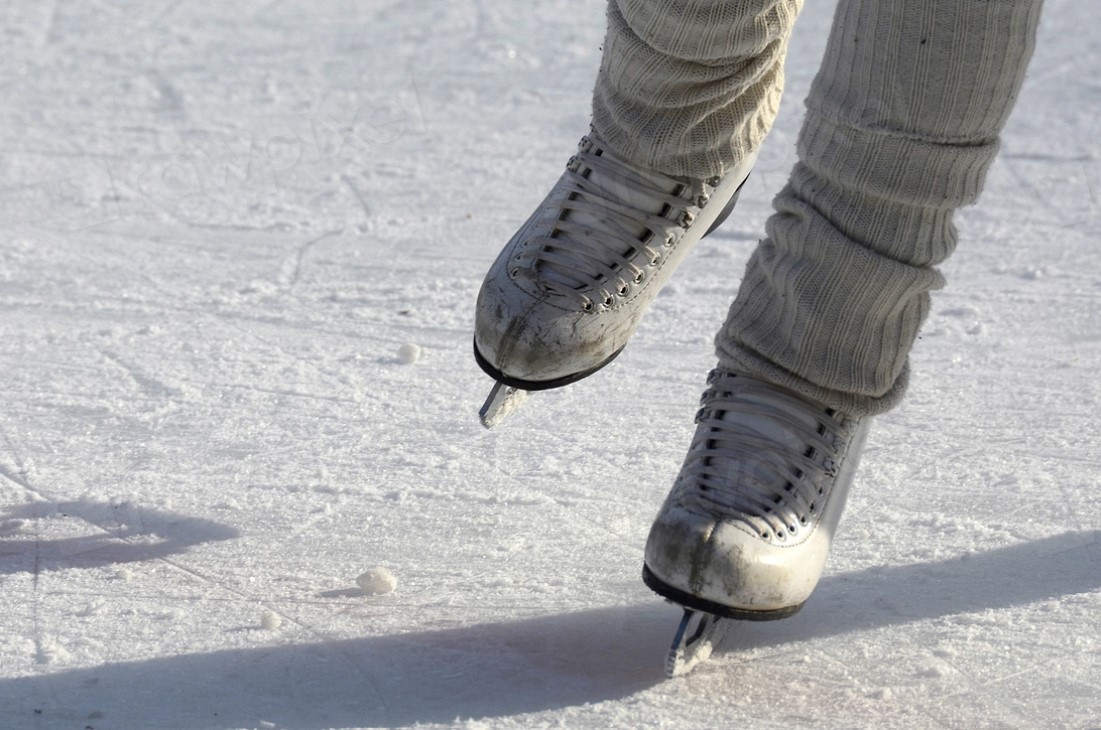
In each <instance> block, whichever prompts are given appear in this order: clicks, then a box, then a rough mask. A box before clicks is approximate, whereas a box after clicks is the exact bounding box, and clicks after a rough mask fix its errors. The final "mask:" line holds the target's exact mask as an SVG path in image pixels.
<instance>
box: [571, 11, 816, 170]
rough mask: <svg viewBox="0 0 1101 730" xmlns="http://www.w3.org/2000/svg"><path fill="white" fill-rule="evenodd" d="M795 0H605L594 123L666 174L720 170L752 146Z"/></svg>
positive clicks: (624, 151)
mask: <svg viewBox="0 0 1101 730" xmlns="http://www.w3.org/2000/svg"><path fill="white" fill-rule="evenodd" d="M801 6H802V0H660V1H658V0H609V3H608V33H607V37H606V38H605V41H604V55H603V61H602V63H601V67H600V73H599V75H598V77H597V81H596V88H595V90H594V93H593V129H594V130H595V131H596V133H597V134H598V135H599V136H600V137H601V138H602V139H603V140H604V141H605V142H606V143H607V144H608V145H609V146H610V147H611V148H612V149H613V150H615V151H616V152H618V153H620V154H621V155H623V156H625V157H627V158H628V159H630V160H632V161H633V162H636V163H638V164H641V165H643V166H645V167H649V168H651V169H655V170H659V171H661V172H664V173H667V174H670V175H684V176H688V177H693V178H708V177H712V176H714V175H720V174H722V173H723V172H724V171H725V170H726V169H727V168H729V167H731V166H733V165H735V164H736V163H737V162H738V161H739V160H741V159H743V158H744V157H745V156H746V155H747V154H748V153H749V152H751V151H753V150H756V149H757V148H758V147H759V146H760V144H761V142H762V141H763V140H764V137H765V135H766V134H767V133H768V130H769V129H770V128H771V126H772V122H773V120H774V119H775V117H776V112H777V109H778V107H779V104H780V93H781V90H782V87H783V61H784V54H785V52H786V50H787V40H788V36H789V35H790V33H791V28H792V26H793V25H794V23H795V18H796V15H797V14H798V12H799V9H800V7H801Z"/></svg>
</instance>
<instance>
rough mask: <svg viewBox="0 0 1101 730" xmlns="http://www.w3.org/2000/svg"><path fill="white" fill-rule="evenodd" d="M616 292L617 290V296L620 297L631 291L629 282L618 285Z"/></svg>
mask: <svg viewBox="0 0 1101 730" xmlns="http://www.w3.org/2000/svg"><path fill="white" fill-rule="evenodd" d="M618 292H619V296H621V297H625V296H627V295H628V294H630V293H631V286H630V284H623V285H622V286H620V287H619V290H618Z"/></svg>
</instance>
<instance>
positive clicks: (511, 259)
mask: <svg viewBox="0 0 1101 730" xmlns="http://www.w3.org/2000/svg"><path fill="white" fill-rule="evenodd" d="M753 162H754V158H753V157H751V158H747V159H745V160H743V161H742V162H741V163H740V164H739V165H738V166H737V167H736V168H734V169H732V170H730V171H729V172H727V173H726V174H725V175H724V176H722V177H715V178H711V179H708V180H694V179H689V178H682V177H670V176H668V175H665V174H662V173H660V172H654V171H652V170H645V169H642V168H640V167H638V166H636V165H634V164H633V163H631V162H630V161H628V160H626V159H624V158H623V157H620V156H619V155H617V154H615V153H614V152H612V151H611V150H609V149H607V148H606V147H605V146H604V144H603V143H602V142H601V141H600V140H599V139H598V138H597V137H596V136H592V135H590V136H588V137H585V138H583V139H582V140H581V143H580V144H579V145H578V150H577V154H576V155H574V156H573V157H572V158H571V159H570V162H569V164H568V165H567V166H566V171H565V172H564V173H563V175H562V177H561V178H560V179H559V181H558V183H557V184H556V185H555V186H554V188H553V189H552V190H551V192H550V194H549V195H547V197H546V199H544V201H543V202H542V203H541V204H540V205H539V207H538V208H537V209H536V210H535V212H534V213H533V214H532V215H531V217H530V218H528V220H527V221H526V222H525V223H524V224H523V226H521V227H520V230H519V231H517V233H516V234H515V235H514V236H513V237H512V239H511V240H510V241H509V243H508V245H506V246H505V248H504V250H502V251H501V253H500V254H499V255H498V257H497V260H496V261H495V262H494V264H493V266H492V267H491V268H490V270H489V273H488V275H487V276H486V278H485V281H484V282H483V284H482V288H481V291H480V292H479V294H478V303H477V312H476V319H475V327H474V356H475V358H476V359H477V361H478V364H479V365H480V366H481V367H482V369H483V370H485V372H486V373H488V374H489V375H490V376H491V377H493V378H494V379H495V380H496V381H497V386H496V387H495V388H494V391H493V393H492V394H491V396H490V399H489V400H488V401H487V402H486V406H485V407H483V413H482V422H483V423H484V424H485V425H487V426H492V425H493V424H494V423H495V422H497V421H499V420H500V419H501V418H502V417H503V414H504V413H507V412H508V411H509V410H510V409H511V408H513V407H514V406H515V404H516V403H517V402H518V399H519V398H520V397H522V395H523V391H529V390H545V389H548V388H556V387H559V386H563V385H567V384H569V383H572V382H575V381H577V380H580V379H581V378H584V377H585V376H587V375H590V374H592V373H593V372H595V371H597V370H599V369H600V368H602V367H604V366H605V365H607V364H608V363H609V362H610V361H611V360H612V359H613V358H615V356H616V355H618V354H619V352H620V351H621V350H622V349H623V347H624V345H626V344H627V340H628V339H630V337H631V335H632V334H633V333H634V331H635V329H636V327H637V326H638V323H639V320H640V319H641V317H642V315H643V313H644V312H645V311H646V309H647V307H648V306H649V305H650V302H651V301H653V299H654V297H655V296H657V293H658V291H659V290H660V289H661V287H662V286H663V285H664V284H665V282H666V281H667V280H668V279H669V276H670V275H671V274H672V273H673V270H674V269H676V267H677V265H679V264H680V263H681V261H683V260H684V258H685V256H686V255H687V254H688V252H689V250H690V249H691V248H692V246H693V245H694V244H695V243H696V242H697V241H698V240H699V239H700V238H702V237H703V236H704V235H706V234H707V233H710V232H711V231H712V230H714V228H715V227H717V226H718V225H719V224H720V223H721V222H722V221H723V220H724V219H725V218H726V216H727V215H728V214H729V212H730V210H731V209H732V208H733V205H734V202H735V200H736V199H737V195H738V191H739V190H740V189H741V187H742V185H743V183H744V182H745V179H746V177H747V176H748V175H749V171H750V169H751V167H752V166H753Z"/></svg>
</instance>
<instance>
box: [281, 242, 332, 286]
mask: <svg viewBox="0 0 1101 730" xmlns="http://www.w3.org/2000/svg"><path fill="white" fill-rule="evenodd" d="M338 233H340V231H338V230H336V231H326V232H325V233H322V234H321V235H320V236H318V237H317V238H314V239H312V240H309V241H306V242H305V243H303V244H302V245H300V246H298V247H297V248H296V249H295V250H294V251H292V252H291V254H290V255H289V256H287V257H286V258H285V259H283V265H282V266H280V267H279V276H278V277H277V279H276V283H277V284H278V285H279V287H280V288H282V289H284V290H286V291H291V290H292V289H294V288H295V287H296V286H298V281H299V279H301V278H302V268H303V264H304V262H305V259H306V254H307V253H309V251H310V249H311V248H313V247H314V246H315V245H317V244H318V243H321V242H322V241H324V240H325V239H326V238H331V237H333V236H335V235H337V234H338Z"/></svg>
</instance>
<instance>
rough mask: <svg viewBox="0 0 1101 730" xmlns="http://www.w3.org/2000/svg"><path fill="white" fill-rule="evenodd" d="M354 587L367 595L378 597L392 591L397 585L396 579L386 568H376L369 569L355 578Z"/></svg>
mask: <svg viewBox="0 0 1101 730" xmlns="http://www.w3.org/2000/svg"><path fill="white" fill-rule="evenodd" d="M356 585H357V586H359V587H360V588H362V589H363V591H364V592H365V593H367V594H369V595H372V596H380V595H382V594H384V593H389V592H390V591H392V590H394V588H396V587H397V585H398V579H397V578H395V577H394V574H393V573H391V572H390V571H389V570H387V569H386V568H383V567H378V568H371V569H370V570H368V571H367V572H366V573H364V574H362V575H361V576H359V577H358V578H356Z"/></svg>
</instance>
